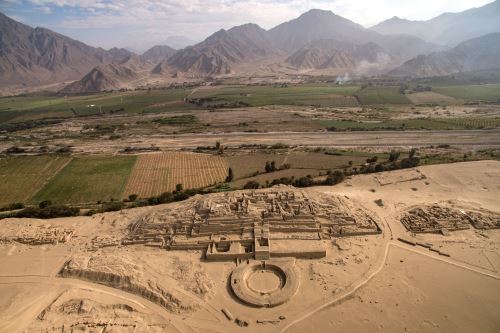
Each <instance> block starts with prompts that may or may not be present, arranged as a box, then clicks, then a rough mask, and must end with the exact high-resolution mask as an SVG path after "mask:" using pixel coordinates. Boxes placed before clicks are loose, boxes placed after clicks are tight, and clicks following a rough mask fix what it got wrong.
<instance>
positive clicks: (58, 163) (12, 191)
mask: <svg viewBox="0 0 500 333" xmlns="http://www.w3.org/2000/svg"><path fill="white" fill-rule="evenodd" d="M70 160H71V158H70V157H60V156H18V157H6V158H2V159H0V206H5V205H8V204H12V203H17V202H23V203H24V202H26V201H28V200H29V199H30V198H31V197H32V196H33V195H34V194H35V193H36V192H37V191H38V190H40V188H42V186H44V185H45V184H46V183H47V182H48V181H49V180H50V179H51V178H52V177H54V175H56V174H57V173H58V172H59V171H60V170H61V169H62V168H63V167H64V166H65V165H66V164H67V163H68V162H69V161H70Z"/></svg>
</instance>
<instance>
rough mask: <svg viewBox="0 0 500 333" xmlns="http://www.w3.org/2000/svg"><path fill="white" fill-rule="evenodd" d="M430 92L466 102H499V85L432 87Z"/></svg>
mask: <svg viewBox="0 0 500 333" xmlns="http://www.w3.org/2000/svg"><path fill="white" fill-rule="evenodd" d="M432 90H433V91H435V92H437V93H440V94H443V95H447V96H451V97H454V98H457V99H461V100H464V101H467V102H498V101H500V84H482V85H472V84H471V85H456V86H433V87H432Z"/></svg>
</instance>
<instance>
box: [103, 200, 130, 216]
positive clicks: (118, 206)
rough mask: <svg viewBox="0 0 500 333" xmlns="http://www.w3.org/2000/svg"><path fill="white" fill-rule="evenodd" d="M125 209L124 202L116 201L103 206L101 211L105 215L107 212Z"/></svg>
mask: <svg viewBox="0 0 500 333" xmlns="http://www.w3.org/2000/svg"><path fill="white" fill-rule="evenodd" d="M123 207H124V204H123V202H121V201H115V202H110V203H107V204H104V205H102V207H101V210H100V211H101V212H102V213H105V212H116V211H118V210H122V209H123Z"/></svg>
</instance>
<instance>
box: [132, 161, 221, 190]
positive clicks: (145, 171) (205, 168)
mask: <svg viewBox="0 0 500 333" xmlns="http://www.w3.org/2000/svg"><path fill="white" fill-rule="evenodd" d="M226 176H227V165H226V163H225V162H224V160H223V159H222V158H220V157H218V156H212V155H208V154H194V153H177V152H175V153H161V154H147V155H140V156H138V158H137V162H136V164H135V166H134V169H133V170H132V174H131V175H130V177H129V180H128V183H127V187H126V189H125V192H124V197H127V196H129V195H130V194H137V195H138V196H139V197H141V198H147V197H151V196H155V195H159V194H161V193H163V192H170V191H173V190H175V186H176V185H177V184H182V186H183V188H184V189H190V188H200V187H205V186H209V185H212V184H215V183H218V182H221V181H224V179H225V178H226Z"/></svg>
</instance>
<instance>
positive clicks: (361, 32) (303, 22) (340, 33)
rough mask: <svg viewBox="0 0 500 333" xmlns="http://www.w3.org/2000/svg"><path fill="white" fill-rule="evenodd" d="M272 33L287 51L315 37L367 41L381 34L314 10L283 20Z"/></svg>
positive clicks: (273, 37) (293, 49) (275, 39)
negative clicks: (286, 20) (289, 19)
mask: <svg viewBox="0 0 500 333" xmlns="http://www.w3.org/2000/svg"><path fill="white" fill-rule="evenodd" d="M269 34H270V36H271V38H272V39H273V41H274V43H275V44H276V45H277V46H278V47H279V48H280V49H283V50H286V51H292V52H293V51H296V50H298V49H300V48H302V47H304V46H306V45H308V44H310V43H311V42H313V41H315V40H324V39H335V40H337V41H340V42H350V43H357V44H360V43H367V42H370V41H373V40H374V39H376V37H378V34H377V33H375V32H373V31H370V30H367V29H365V28H364V27H362V26H361V25H359V24H356V23H354V22H352V21H350V20H348V19H346V18H343V17H341V16H338V15H335V14H334V13H332V12H331V11H326V10H319V9H312V10H310V11H308V12H306V13H304V14H302V15H300V16H299V17H298V18H296V19H293V20H291V21H288V22H285V23H282V24H280V25H278V26H276V27H274V28H272V29H271V30H269Z"/></svg>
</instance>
